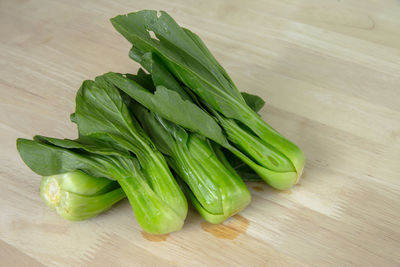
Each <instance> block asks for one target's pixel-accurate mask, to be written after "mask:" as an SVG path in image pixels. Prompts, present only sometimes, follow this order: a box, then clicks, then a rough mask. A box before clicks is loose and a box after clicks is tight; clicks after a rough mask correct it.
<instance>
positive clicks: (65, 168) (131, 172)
mask: <svg viewBox="0 0 400 267" xmlns="http://www.w3.org/2000/svg"><path fill="white" fill-rule="evenodd" d="M74 143H76V145H75V147H80V148H71V147H74V145H73V144H74ZM17 149H18V152H19V154H20V156H21V158H22V160H23V161H24V162H25V164H26V165H27V166H28V167H30V168H31V169H32V170H33V171H34V172H36V173H37V174H39V175H43V176H52V175H57V174H62V173H67V172H71V171H75V170H81V171H83V172H85V173H87V174H89V175H91V176H95V177H105V178H108V179H112V180H117V181H118V183H119V184H120V186H121V188H122V189H123V191H124V192H125V194H126V196H127V197H128V200H129V202H130V203H131V206H132V208H133V211H134V213H135V215H136V219H137V221H138V222H139V224H140V225H141V226H142V228H143V229H144V230H146V231H147V232H149V233H152V234H163V233H168V232H172V231H177V230H179V229H180V228H181V227H182V225H183V222H184V218H182V216H180V215H179V214H178V213H177V212H175V210H174V209H172V208H171V207H170V206H169V205H167V203H166V202H165V201H163V199H161V197H160V196H159V195H158V194H157V193H156V192H155V191H154V190H153V189H152V188H151V186H150V184H149V182H148V181H147V178H146V175H145V174H144V173H143V171H142V168H141V167H140V164H139V162H138V160H137V159H136V158H134V157H131V156H124V155H122V154H119V153H118V152H117V153H115V154H110V153H108V152H106V153H105V152H103V150H102V148H99V149H98V150H97V152H94V151H96V148H95V147H93V146H91V147H90V148H88V147H87V146H85V145H84V144H82V143H79V142H77V141H73V140H61V139H55V138H44V137H35V139H34V140H27V139H18V140H17ZM171 193H174V190H172V191H170V190H166V191H165V192H164V194H171ZM75 203H78V204H79V203H81V202H79V200H77V202H75ZM185 204H186V203H185Z"/></svg>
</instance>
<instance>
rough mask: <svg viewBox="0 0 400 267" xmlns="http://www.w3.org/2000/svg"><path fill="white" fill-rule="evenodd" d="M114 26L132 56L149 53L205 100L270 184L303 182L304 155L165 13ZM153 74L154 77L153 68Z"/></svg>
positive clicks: (121, 19) (135, 16) (126, 18)
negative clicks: (249, 104) (247, 100)
mask: <svg viewBox="0 0 400 267" xmlns="http://www.w3.org/2000/svg"><path fill="white" fill-rule="evenodd" d="M111 22H112V24H113V26H114V27H115V28H116V30H117V31H119V32H120V33H121V34H122V35H123V36H124V37H125V38H126V39H127V40H128V41H130V42H131V43H132V44H133V49H132V51H131V54H132V58H134V59H135V60H137V61H141V58H142V56H143V55H146V54H147V53H151V54H152V55H154V56H156V57H157V58H159V59H160V61H161V62H162V63H163V64H164V66H165V67H166V68H167V69H168V71H170V72H171V73H172V74H173V75H174V76H175V77H176V78H177V79H178V80H179V81H180V82H181V83H183V84H184V85H185V86H186V87H187V88H188V89H190V90H191V92H192V93H193V94H195V95H196V96H197V97H198V98H199V99H200V101H201V102H202V103H203V104H204V105H205V106H206V107H207V110H208V111H210V112H211V113H212V114H213V115H214V116H215V117H216V118H217V119H218V121H219V123H220V124H221V126H222V127H223V128H224V130H225V132H226V134H227V136H228V139H229V140H230V141H231V142H233V143H234V144H235V146H236V147H237V148H239V149H240V151H241V152H242V153H244V155H240V152H235V153H236V154H237V155H238V156H239V157H241V158H242V160H243V161H245V162H246V163H247V164H249V165H250V166H251V167H252V168H253V169H254V170H255V171H256V172H257V173H258V174H259V175H260V176H261V177H262V178H263V179H264V180H266V182H267V183H269V184H270V185H272V186H274V187H276V188H278V189H287V188H289V187H291V186H292V185H293V184H295V183H296V182H297V181H298V179H299V177H300V176H301V173H302V171H303V168H304V164H305V158H304V154H303V152H302V151H301V150H300V149H299V148H298V147H297V146H296V145H294V144H293V143H292V142H290V141H289V140H287V139H286V138H284V137H283V136H282V135H281V134H279V133H278V132H277V131H276V130H274V129H273V128H272V127H271V126H270V125H268V124H267V123H266V122H265V121H263V120H262V118H261V117H260V116H259V115H258V114H257V113H256V112H254V111H253V110H252V109H251V108H250V107H249V106H248V105H247V104H246V102H245V100H244V98H243V97H242V95H241V94H240V92H239V91H238V89H237V88H236V86H235V84H234V83H233V81H232V80H231V78H230V77H229V75H228V74H227V72H226V71H225V70H224V68H223V67H222V66H221V65H220V64H219V63H218V62H217V60H216V59H215V58H214V57H213V55H212V54H211V52H210V51H209V50H208V48H207V47H206V45H205V44H204V43H203V42H202V40H201V39H200V38H199V37H198V36H197V35H196V34H194V33H193V32H191V31H190V30H188V29H185V28H182V27H180V26H179V25H178V24H177V23H176V22H175V21H174V20H173V18H171V17H170V16H169V15H168V14H167V13H166V12H161V15H160V16H158V15H157V12H156V11H152V10H144V11H139V12H136V13H130V14H128V15H120V16H117V17H115V18H113V19H111ZM150 33H154V35H155V36H156V38H153V37H152V35H151V34H150ZM144 67H145V68H146V66H145V65H144ZM149 72H150V73H151V74H154V70H149ZM171 89H172V88H171ZM243 135H244V136H243Z"/></svg>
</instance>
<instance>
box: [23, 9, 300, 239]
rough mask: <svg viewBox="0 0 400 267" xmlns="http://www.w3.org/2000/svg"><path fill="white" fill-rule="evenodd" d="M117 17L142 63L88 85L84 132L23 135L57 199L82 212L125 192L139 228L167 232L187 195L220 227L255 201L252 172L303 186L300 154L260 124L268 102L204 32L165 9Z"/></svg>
mask: <svg viewBox="0 0 400 267" xmlns="http://www.w3.org/2000/svg"><path fill="white" fill-rule="evenodd" d="M111 22H112V24H113V25H114V27H115V28H116V29H117V30H118V31H119V32H120V33H121V34H122V35H123V36H124V37H125V38H126V39H127V40H128V41H129V42H131V43H132V45H133V47H132V49H131V50H130V52H129V56H130V58H132V59H133V60H135V61H136V62H138V63H139V64H140V65H141V66H142V67H143V69H144V70H143V69H140V70H139V71H138V73H137V74H136V75H132V74H124V75H123V74H118V73H113V72H109V73H106V74H104V75H102V76H98V77H96V79H95V80H94V81H90V80H88V81H84V82H83V84H82V86H81V88H80V89H79V91H78V92H77V96H76V110H75V113H73V114H72V115H71V121H72V122H74V123H76V125H77V127H78V134H79V138H78V139H76V140H68V139H56V138H49V137H43V136H35V137H34V139H33V140H26V139H18V140H17V149H18V151H19V153H20V155H21V158H22V159H23V160H24V162H25V163H26V164H27V165H28V166H29V167H30V168H31V169H32V170H33V171H34V172H36V173H38V174H39V175H42V176H44V177H43V178H42V183H41V195H42V198H43V200H44V201H45V203H46V204H47V205H48V206H49V207H51V208H53V209H55V210H56V211H57V213H59V214H60V215H61V216H62V217H64V218H66V219H69V220H83V219H88V218H91V217H94V216H96V215H97V214H99V213H101V212H103V211H105V210H107V209H109V208H110V207H111V206H112V205H113V204H115V203H116V202H118V201H119V200H121V199H123V198H124V197H125V196H126V197H127V198H128V200H129V202H130V204H131V206H132V209H133V211H134V213H135V216H136V219H137V221H138V222H139V224H140V225H141V227H142V228H143V229H144V230H145V231H147V232H149V233H152V234H164V233H169V232H173V231H177V230H179V229H180V228H181V227H182V225H183V223H184V220H185V218H186V214H187V202H186V198H185V194H186V196H187V197H188V198H189V200H190V201H191V203H192V204H193V206H194V207H195V208H196V209H197V210H198V212H199V213H200V214H201V215H202V216H203V218H204V219H205V220H207V221H209V222H211V223H221V222H222V221H224V220H225V219H227V218H229V217H230V216H232V215H234V214H236V213H238V212H239V211H241V210H243V209H244V208H245V207H246V206H247V205H248V204H249V203H250V200H251V197H250V193H249V191H248V189H247V188H246V185H245V184H244V182H243V180H246V179H247V180H250V179H260V178H261V179H263V180H264V181H265V182H266V183H268V184H269V185H271V186H272V187H274V188H276V189H288V188H290V187H292V186H293V185H294V184H296V183H297V181H298V180H299V178H300V176H301V173H302V170H303V168H304V164H305V158H304V155H303V153H302V151H301V150H300V149H299V148H298V147H297V146H296V145H294V144H293V143H291V142H290V141H289V140H287V139H285V138H284V137H283V136H282V135H281V134H280V133H278V132H277V131H276V130H274V129H273V128H272V127H271V126H269V125H268V124H267V123H266V122H264V121H263V120H262V118H261V116H259V115H258V114H257V111H258V110H259V109H260V108H261V107H262V106H263V105H264V101H263V100H262V99H261V98H259V97H258V96H254V95H250V94H246V93H240V92H239V90H238V89H237V88H236V86H235V84H234V83H233V81H232V80H231V79H230V77H229V75H228V74H227V72H226V71H225V70H224V69H223V67H222V66H221V65H220V64H219V63H218V62H217V60H216V59H215V58H214V57H213V56H212V54H211V52H210V51H209V50H208V48H207V47H206V46H205V44H204V43H203V42H202V41H201V39H200V38H199V37H198V36H197V35H196V34H194V33H193V32H191V31H190V30H188V29H185V28H182V27H180V26H179V25H178V24H177V23H176V22H175V21H174V20H173V19H172V18H171V17H170V16H169V15H168V14H167V13H165V12H161V14H160V15H159V14H157V12H156V11H148V10H145V11H139V12H136V13H131V14H128V15H121V16H117V17H115V18H113V19H111ZM146 72H147V73H146ZM171 171H172V172H171ZM173 174H174V175H173ZM183 192H185V194H184V193H183Z"/></svg>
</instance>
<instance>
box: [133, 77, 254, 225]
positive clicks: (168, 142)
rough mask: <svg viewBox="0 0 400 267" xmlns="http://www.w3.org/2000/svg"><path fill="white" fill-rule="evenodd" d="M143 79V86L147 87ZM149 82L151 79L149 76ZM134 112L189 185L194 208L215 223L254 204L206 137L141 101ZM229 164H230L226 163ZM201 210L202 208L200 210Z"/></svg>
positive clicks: (171, 164) (243, 185) (242, 184)
mask: <svg viewBox="0 0 400 267" xmlns="http://www.w3.org/2000/svg"><path fill="white" fill-rule="evenodd" d="M141 75H142V77H141V78H140V79H139V78H135V77H133V76H129V77H130V78H133V79H135V80H137V81H139V80H141V81H142V84H147V82H146V81H145V79H144V77H143V76H144V74H141ZM147 79H150V80H151V78H150V77H149V76H148V77H147ZM130 107H131V110H133V111H134V114H135V116H136V117H137V118H138V119H139V121H140V123H141V124H142V126H143V128H144V130H145V131H146V133H147V134H148V135H149V136H150V137H151V139H152V140H153V141H154V143H155V145H156V146H157V148H158V149H159V150H160V151H162V152H163V153H164V154H165V155H166V157H167V160H168V162H169V164H170V166H171V167H172V168H173V169H174V171H175V172H176V173H177V174H178V175H179V176H180V177H181V178H182V180H184V182H185V183H186V184H187V185H188V186H187V187H185V188H186V191H187V192H188V194H190V198H191V199H193V198H195V199H196V200H195V203H194V206H195V207H196V208H197V209H198V210H199V209H200V210H199V212H200V214H201V215H202V216H203V217H204V218H205V219H206V220H207V221H209V222H211V223H220V222H222V221H223V220H225V219H227V218H228V217H230V216H232V215H234V214H235V213H237V212H239V211H240V210H242V209H243V208H244V207H246V206H247V205H248V204H249V203H250V199H251V197H250V193H249V191H248V190H247V188H246V185H245V184H244V183H243V181H242V180H241V178H240V177H239V176H238V175H237V174H236V172H235V171H234V170H233V168H232V167H230V168H228V167H226V166H225V165H224V164H223V163H222V162H220V160H219V158H218V157H217V155H216V154H215V152H214V150H213V148H212V147H211V145H210V143H209V142H208V141H207V139H206V138H204V137H201V136H199V135H198V134H194V133H191V132H187V131H186V130H185V129H184V128H182V127H180V126H178V125H176V124H174V123H172V122H170V121H168V120H166V119H163V118H161V117H160V116H158V115H157V114H155V113H154V112H151V111H149V110H147V109H146V108H144V107H143V106H142V105H140V104H138V103H137V102H136V103H134V102H131V105H130ZM226 164H228V163H226ZM200 207H201V208H200Z"/></svg>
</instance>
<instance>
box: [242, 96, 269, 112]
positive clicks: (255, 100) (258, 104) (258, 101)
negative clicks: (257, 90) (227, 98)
mask: <svg viewBox="0 0 400 267" xmlns="http://www.w3.org/2000/svg"><path fill="white" fill-rule="evenodd" d="M241 94H242V96H243V98H244V101H246V104H247V105H248V106H249V107H250V108H251V109H252V110H254V111H255V112H259V111H260V110H261V109H262V107H263V106H264V105H265V101H264V100H263V99H262V98H261V97H259V96H258V95H253V94H250V93H246V92H241Z"/></svg>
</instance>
